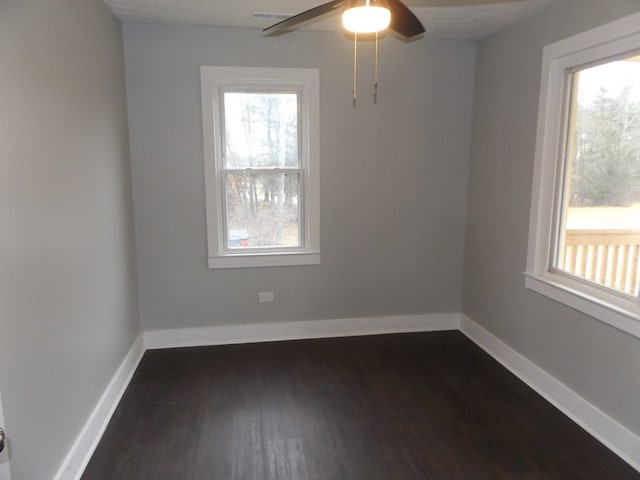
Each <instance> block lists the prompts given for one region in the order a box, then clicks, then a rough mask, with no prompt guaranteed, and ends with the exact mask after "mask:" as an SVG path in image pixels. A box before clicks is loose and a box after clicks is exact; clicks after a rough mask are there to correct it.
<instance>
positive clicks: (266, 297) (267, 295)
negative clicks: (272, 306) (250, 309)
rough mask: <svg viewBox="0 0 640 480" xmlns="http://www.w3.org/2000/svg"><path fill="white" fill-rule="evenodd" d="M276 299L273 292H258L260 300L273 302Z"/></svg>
mask: <svg viewBox="0 0 640 480" xmlns="http://www.w3.org/2000/svg"><path fill="white" fill-rule="evenodd" d="M274 300H275V296H274V294H273V292H260V293H258V301H259V302H261V303H263V302H273V301H274Z"/></svg>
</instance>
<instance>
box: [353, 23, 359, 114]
mask: <svg viewBox="0 0 640 480" xmlns="http://www.w3.org/2000/svg"><path fill="white" fill-rule="evenodd" d="M357 96H358V34H357V33H354V34H353V106H354V107H355V106H356V98H357Z"/></svg>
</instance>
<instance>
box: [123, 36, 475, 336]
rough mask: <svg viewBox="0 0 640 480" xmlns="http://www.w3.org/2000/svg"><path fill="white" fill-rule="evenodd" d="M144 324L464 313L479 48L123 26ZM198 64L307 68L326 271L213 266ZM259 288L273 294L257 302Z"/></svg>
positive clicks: (425, 42)
mask: <svg viewBox="0 0 640 480" xmlns="http://www.w3.org/2000/svg"><path fill="white" fill-rule="evenodd" d="M124 32H125V36H124V38H125V62H126V72H127V93H128V97H129V124H130V133H131V155H132V165H133V167H132V168H133V184H134V205H135V222H136V241H137V252H138V270H139V286H140V304H141V316H142V321H143V327H144V329H145V330H149V329H162V328H181V327H195V326H209V325H220V324H242V323H255V322H268V321H295V320H307V319H328V318H348V317H359V316H380V315H390V314H410V313H431V312H454V311H459V310H460V302H461V291H462V268H463V265H462V263H463V262H462V252H463V238H464V210H465V204H466V187H467V165H468V151H469V138H470V122H471V105H472V89H473V87H472V86H473V66H474V45H473V44H472V43H470V42H447V41H432V40H427V39H421V40H418V41H415V42H412V43H407V44H405V43H403V42H401V41H400V40H397V39H395V38H386V39H384V40H383V41H382V42H381V60H380V61H381V73H380V90H379V103H378V105H376V106H374V105H373V104H372V90H373V86H372V84H373V52H372V45H370V44H368V45H362V46H361V47H362V48H360V49H359V52H360V64H359V68H360V77H359V78H360V95H361V97H360V100H359V104H358V106H357V108H353V107H352V104H351V82H352V64H351V60H352V55H353V54H352V42H351V41H349V40H348V39H347V38H345V37H343V36H341V35H339V34H335V33H313V32H293V33H290V34H288V35H283V36H280V37H271V38H264V37H263V36H262V34H261V32H260V31H258V30H249V29H223V28H207V27H185V26H159V25H125V27H124ZM200 65H232V66H269V67H274V66H276V67H317V68H319V69H320V99H321V119H320V130H321V132H320V135H321V144H320V149H321V160H320V161H321V183H320V188H321V201H320V203H321V249H322V264H321V265H320V266H313V267H286V268H285V267H283V268H259V269H255V268H254V269H234V270H208V269H207V267H206V260H205V257H206V230H205V196H204V180H203V159H202V127H201V105H200V79H199V67H200ZM259 291H274V292H275V298H276V301H275V302H274V303H269V304H259V303H258V301H257V293H258V292H259Z"/></svg>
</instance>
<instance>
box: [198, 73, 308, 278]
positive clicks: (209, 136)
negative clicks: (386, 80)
mask: <svg viewBox="0 0 640 480" xmlns="http://www.w3.org/2000/svg"><path fill="white" fill-rule="evenodd" d="M318 79H319V75H318V71H317V70H316V69H291V68H248V67H213V66H203V67H201V86H202V115H203V140H204V162H205V183H206V202H207V204H206V211H207V230H208V250H209V253H208V261H209V267H210V268H233V267H256V266H280V265H313V264H318V263H320V251H319V168H318V121H319V112H318V110H319V100H318V96H319V91H318V90H319V86H318V83H319V82H318Z"/></svg>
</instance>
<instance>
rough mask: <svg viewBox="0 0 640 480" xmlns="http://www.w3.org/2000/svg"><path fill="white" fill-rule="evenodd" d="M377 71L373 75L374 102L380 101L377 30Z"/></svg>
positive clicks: (375, 103)
mask: <svg viewBox="0 0 640 480" xmlns="http://www.w3.org/2000/svg"><path fill="white" fill-rule="evenodd" d="M374 65H375V67H374V69H375V71H374V75H373V104H374V105H377V103H378V32H376V59H375V64H374Z"/></svg>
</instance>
